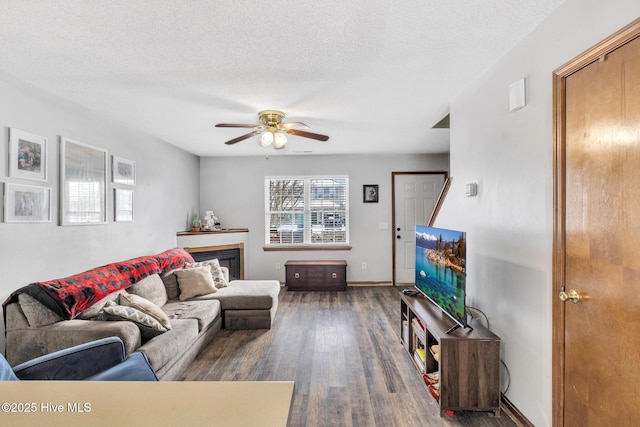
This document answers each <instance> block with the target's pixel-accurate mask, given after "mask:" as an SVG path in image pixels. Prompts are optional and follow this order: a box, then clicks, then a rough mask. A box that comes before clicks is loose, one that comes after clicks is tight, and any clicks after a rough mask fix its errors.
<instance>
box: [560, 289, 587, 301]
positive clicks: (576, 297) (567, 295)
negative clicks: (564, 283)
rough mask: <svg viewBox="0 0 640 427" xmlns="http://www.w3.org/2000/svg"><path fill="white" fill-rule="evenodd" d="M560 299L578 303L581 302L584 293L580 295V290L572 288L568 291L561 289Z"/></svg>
mask: <svg viewBox="0 0 640 427" xmlns="http://www.w3.org/2000/svg"><path fill="white" fill-rule="evenodd" d="M559 297H560V299H561V300H562V301H564V302H566V301H567V300H569V301H571V302H572V303H574V304H577V303H579V302H580V300H581V299H582V295H580V294H579V293H578V291H576V290H574V289H571V290H570V291H568V292H565V291H560V295H559Z"/></svg>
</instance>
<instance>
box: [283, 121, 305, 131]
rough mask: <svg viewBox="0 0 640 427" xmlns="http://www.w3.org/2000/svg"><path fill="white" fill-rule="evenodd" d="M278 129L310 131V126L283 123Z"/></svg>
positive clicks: (297, 123)
mask: <svg viewBox="0 0 640 427" xmlns="http://www.w3.org/2000/svg"><path fill="white" fill-rule="evenodd" d="M278 127H279V128H282V129H291V128H305V129H309V126H307V125H305V124H304V123H302V122H291V123H281V124H279V125H278Z"/></svg>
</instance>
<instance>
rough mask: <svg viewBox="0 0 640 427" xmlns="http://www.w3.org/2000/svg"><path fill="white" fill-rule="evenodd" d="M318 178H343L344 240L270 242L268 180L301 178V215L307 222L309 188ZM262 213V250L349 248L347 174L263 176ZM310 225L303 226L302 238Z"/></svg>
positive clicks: (309, 215)
mask: <svg viewBox="0 0 640 427" xmlns="http://www.w3.org/2000/svg"><path fill="white" fill-rule="evenodd" d="M318 179H327V180H338V179H343V180H345V195H344V200H345V242H329V243H313V242H310V241H309V242H305V243H280V244H270V243H269V242H270V228H269V224H268V221H267V215H270V212H271V211H270V182H271V181H273V180H302V181H304V190H305V191H304V198H305V204H304V210H303V217H304V221H305V222H304V223H305V224H308V222H309V221H311V209H310V208H309V206H311V204H310V203H309V202H310V197H311V194H310V189H311V185H310V184H311V181H312V180H318ZM264 215H265V219H264V221H263V226H264V236H263V244H264V246H263V250H264V251H290V250H294V251H322V250H351V245H350V243H349V234H350V232H349V227H350V221H349V176H348V175H290V176H282V175H278V176H265V178H264ZM307 228H308V230H307ZM310 230H311V228H310V226H309V227H307V226H305V229H304V239H307V238H308V237H309V236H307V234H309V233H310Z"/></svg>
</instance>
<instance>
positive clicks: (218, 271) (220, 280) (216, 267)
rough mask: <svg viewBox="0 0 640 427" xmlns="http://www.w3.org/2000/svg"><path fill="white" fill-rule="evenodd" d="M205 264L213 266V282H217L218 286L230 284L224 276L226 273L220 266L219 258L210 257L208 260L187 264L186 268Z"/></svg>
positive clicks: (224, 286)
mask: <svg viewBox="0 0 640 427" xmlns="http://www.w3.org/2000/svg"><path fill="white" fill-rule="evenodd" d="M205 265H208V266H211V277H212V278H213V283H215V285H216V288H218V289H220V288H226V287H227V286H229V283H228V282H227V280H226V279H225V277H224V273H223V271H222V267H220V261H218V260H217V259H210V260H207V261H200V262H196V263H193V264H187V265H185V267H184V268H186V269H189V268H195V267H204V266H205Z"/></svg>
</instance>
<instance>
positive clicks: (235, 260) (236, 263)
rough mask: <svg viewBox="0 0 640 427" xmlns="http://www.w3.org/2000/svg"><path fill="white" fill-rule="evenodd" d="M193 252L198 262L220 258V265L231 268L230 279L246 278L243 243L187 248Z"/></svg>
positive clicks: (192, 254)
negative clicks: (230, 245)
mask: <svg viewBox="0 0 640 427" xmlns="http://www.w3.org/2000/svg"><path fill="white" fill-rule="evenodd" d="M185 249H186V250H187V252H189V253H190V254H191V256H192V257H193V259H194V260H195V261H196V262H200V261H208V260H211V259H216V258H217V259H218V262H220V266H222V267H227V268H228V269H229V280H230V281H231V280H241V279H243V278H244V274H243V273H244V272H243V268H242V266H243V259H242V257H243V250H242V249H243V248H242V246H241V245H238V246H235V245H234V247H231V248H230V247H228V246H223V247H215V246H209V247H206V248H185Z"/></svg>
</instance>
